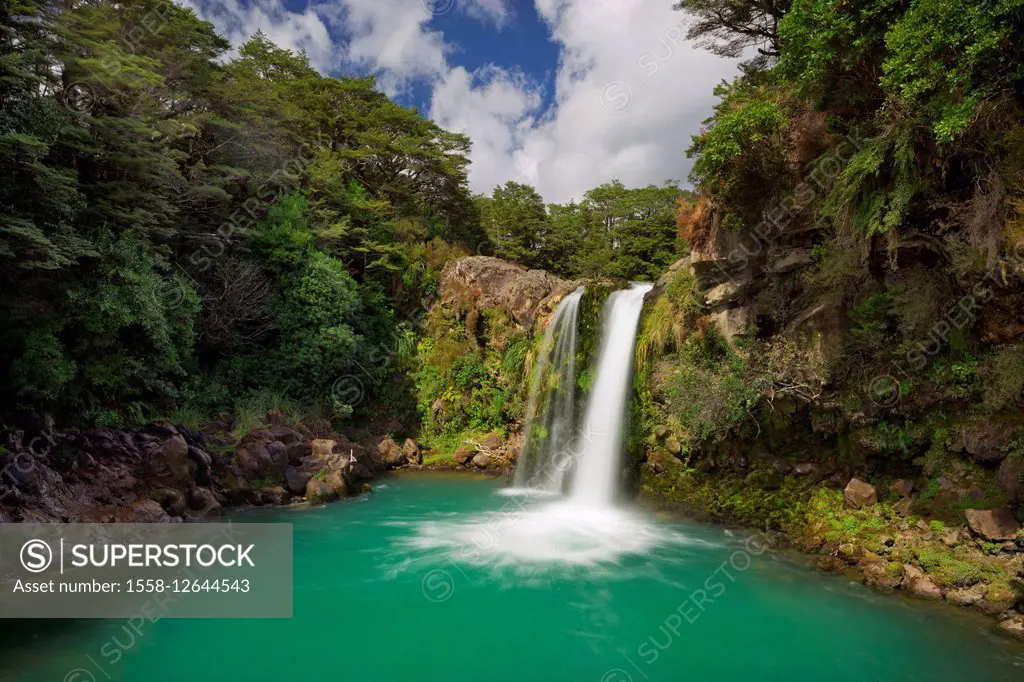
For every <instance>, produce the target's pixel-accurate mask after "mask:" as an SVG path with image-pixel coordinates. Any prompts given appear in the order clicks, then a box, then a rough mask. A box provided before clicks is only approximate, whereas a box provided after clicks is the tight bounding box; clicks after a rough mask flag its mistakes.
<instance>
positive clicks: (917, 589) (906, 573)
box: [901, 564, 942, 600]
mask: <svg viewBox="0 0 1024 682" xmlns="http://www.w3.org/2000/svg"><path fill="white" fill-rule="evenodd" d="M901 587H902V588H903V590H904V591H905V592H906V593H907V594H909V595H910V596H912V597H917V598H918V599H931V600H940V599H942V590H940V589H939V587H938V586H937V585H936V584H935V583H933V582H932V581H931V580H929V579H928V578H927V577H925V575H924V573H923V572H922V571H921V569H920V568H918V567H917V566H913V565H911V564H905V565H904V566H903V583H902V585H901Z"/></svg>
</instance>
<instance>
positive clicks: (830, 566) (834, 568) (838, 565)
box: [814, 554, 846, 573]
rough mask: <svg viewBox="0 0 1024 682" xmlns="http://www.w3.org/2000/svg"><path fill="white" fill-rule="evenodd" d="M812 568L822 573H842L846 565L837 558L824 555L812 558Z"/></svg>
mask: <svg viewBox="0 0 1024 682" xmlns="http://www.w3.org/2000/svg"><path fill="white" fill-rule="evenodd" d="M814 567H815V568H816V569H818V570H819V571H821V572H822V573H842V572H843V571H845V570H846V563H845V562H843V560H842V559H840V558H839V557H834V556H832V555H831V554H825V555H823V556H818V557H815V558H814Z"/></svg>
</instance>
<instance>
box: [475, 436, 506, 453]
mask: <svg viewBox="0 0 1024 682" xmlns="http://www.w3.org/2000/svg"><path fill="white" fill-rule="evenodd" d="M504 442H505V439H504V438H502V437H501V434H500V433H498V432H497V431H494V432H492V433H489V434H487V435H486V436H484V439H483V440H482V441H480V448H481V449H483V450H488V451H490V452H494V451H496V450H498V449H499V448H500V447H501V445H502V443H504Z"/></svg>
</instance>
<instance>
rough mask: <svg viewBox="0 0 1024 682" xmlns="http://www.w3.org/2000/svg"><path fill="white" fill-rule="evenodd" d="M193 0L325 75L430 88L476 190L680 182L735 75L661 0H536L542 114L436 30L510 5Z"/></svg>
mask: <svg viewBox="0 0 1024 682" xmlns="http://www.w3.org/2000/svg"><path fill="white" fill-rule="evenodd" d="M188 1H189V2H194V3H200V4H201V5H202V8H201V10H200V11H201V14H203V16H205V17H206V18H208V19H210V20H211V21H213V22H214V23H215V24H216V25H217V27H218V28H219V29H220V30H221V31H222V32H225V33H226V34H227V35H228V37H229V38H231V39H232V40H233V41H238V40H240V39H244V37H246V33H247V32H248V33H251V32H252V31H254V30H256V29H257V28H261V29H262V30H263V31H264V32H265V33H267V35H269V36H270V37H271V38H272V39H274V40H275V41H277V42H279V43H280V44H282V45H285V46H287V47H293V48H304V49H306V50H307V52H309V54H310V57H311V60H312V61H313V63H314V64H315V65H317V66H318V67H319V68H321V69H323V70H331V68H333V67H336V66H337V65H338V64H347V65H350V66H357V67H358V68H360V69H366V70H369V71H372V72H374V73H377V74H378V77H379V82H380V84H381V87H382V89H384V90H385V91H386V92H388V93H389V94H395V93H397V92H401V91H402V90H403V89H405V88H406V87H407V86H408V85H409V84H411V83H412V82H414V81H421V82H427V83H429V84H430V87H431V88H432V97H431V104H430V108H429V109H430V110H429V114H430V116H431V117H432V118H433V119H434V120H436V121H437V122H438V124H440V125H441V126H443V127H445V128H448V129H450V130H454V131H457V132H462V133H466V134H468V135H469V136H470V137H471V139H472V140H473V151H472V160H473V164H472V166H471V167H470V182H471V185H472V188H473V189H474V191H478V192H488V193H489V192H490V191H491V190H492V189H493V188H494V186H495V185H498V184H502V183H504V182H505V181H506V180H517V181H521V182H528V183H530V184H533V185H535V186H536V187H537V188H538V190H539V191H540V192H541V193H542V194H543V195H544V197H545V198H546V199H547V200H549V201H559V202H561V201H566V200H568V199H570V198H573V197H575V198H579V197H580V196H582V194H583V192H585V191H586V190H587V189H590V188H591V187H594V186H596V185H598V184H601V183H603V182H607V181H609V180H611V179H613V178H619V179H621V180H622V181H623V182H625V183H626V184H627V185H644V184H648V183H661V182H662V181H664V180H666V179H669V178H672V179H676V180H680V181H685V178H686V175H687V173H688V171H689V167H690V162H689V161H688V160H687V159H686V157H685V150H686V148H687V147H688V146H689V144H690V137H691V136H692V135H693V134H695V133H696V132H697V131H698V130H699V128H700V122H701V121H702V120H703V119H704V118H706V117H707V116H708V115H709V114H710V113H711V105H712V103H713V96H712V89H713V88H714V86H715V84H717V83H718V81H720V80H721V79H722V78H729V77H731V76H732V75H733V74H734V73H735V71H736V63H735V61H731V60H723V59H720V58H718V57H716V56H714V55H711V54H710V53H707V52H705V51H703V50H698V49H696V48H695V47H693V46H692V45H691V44H688V43H686V42H685V41H684V40H683V36H684V34H685V32H686V29H685V27H683V26H682V25H681V21H682V20H683V19H684V15H683V14H681V13H680V12H676V11H674V10H672V8H671V5H672V3H671V2H670V0H535V2H536V9H537V12H538V13H539V14H540V16H541V17H542V18H543V19H544V21H545V22H546V24H547V26H548V29H549V31H550V33H551V39H552V40H554V41H555V42H556V43H558V45H559V47H560V57H559V63H558V65H557V69H556V71H555V75H554V89H553V91H552V92H551V93H550V94H551V96H552V97H551V99H552V100H553V103H552V105H551V107H550V108H549V109H548V110H547V111H545V112H541V111H540V104H541V101H542V99H541V96H542V94H543V93H542V90H541V88H540V86H539V85H538V84H537V83H535V82H533V81H531V80H530V79H528V78H526V77H524V76H523V75H522V74H520V73H518V72H516V71H510V70H506V69H501V68H498V67H495V66H488V67H484V68H482V69H479V70H478V71H477V72H475V73H470V72H468V71H467V70H466V69H464V68H463V67H461V66H457V65H453V64H452V63H451V61H452V60H453V59H454V58H453V54H455V52H456V51H457V47H458V46H456V45H452V44H450V43H448V42H446V40H445V36H444V34H443V32H442V31H440V30H437V29H436V28H432V27H431V21H432V19H434V18H435V15H437V14H445V13H447V12H449V11H463V12H465V13H467V14H469V15H470V16H473V17H475V18H477V19H479V20H481V21H484V22H486V23H492V24H494V25H495V26H498V27H502V26H506V25H507V24H508V23H509V22H510V21H511V20H512V17H513V10H512V9H511V4H510V3H509V2H508V0H315V1H316V2H318V3H319V4H313V5H310V6H308V7H307V9H306V10H305V11H304V12H289V11H287V10H285V9H284V7H283V6H282V4H281V2H280V0H248V2H249V4H248V6H246V7H245V8H244V9H243V8H241V7H240V5H239V1H240V0H188ZM520 11H522V10H520ZM434 24H435V25H442V26H443V21H435V22H434ZM328 26H329V27H330V29H331V33H333V34H334V35H335V37H336V41H337V42H336V43H335V44H334V45H333V46H332V45H331V40H330V35H329V33H328V31H327V28H326V27H328Z"/></svg>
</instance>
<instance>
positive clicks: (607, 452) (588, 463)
mask: <svg viewBox="0 0 1024 682" xmlns="http://www.w3.org/2000/svg"><path fill="white" fill-rule="evenodd" d="M650 290H651V285H650V284H634V285H632V286H631V287H630V288H629V289H624V290H622V291H616V292H615V293H613V294H612V295H611V296H609V297H608V302H607V303H606V304H605V311H604V322H603V325H604V326H603V329H602V335H601V345H600V351H599V352H598V356H597V357H598V360H597V368H596V370H595V375H594V385H593V387H592V388H591V390H590V399H589V401H588V402H587V411H586V415H585V417H584V419H583V425H582V427H581V429H580V431H581V437H580V439H579V440H580V446H579V448H580V449H579V450H578V452H577V457H578V458H579V459H578V462H577V464H576V476H575V480H574V481H573V486H572V498H571V499H572V501H573V502H575V503H578V504H583V505H587V506H608V505H610V504H612V502H613V501H614V499H615V490H616V487H617V485H616V484H617V482H618V479H619V461H620V455H621V452H622V446H623V443H624V442H625V426H626V410H627V408H628V405H629V398H630V395H631V393H632V391H631V388H632V384H631V380H632V378H633V348H634V344H635V342H636V330H637V326H638V325H639V323H640V312H641V310H643V306H644V295H645V294H646V293H647V292H648V291H650Z"/></svg>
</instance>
